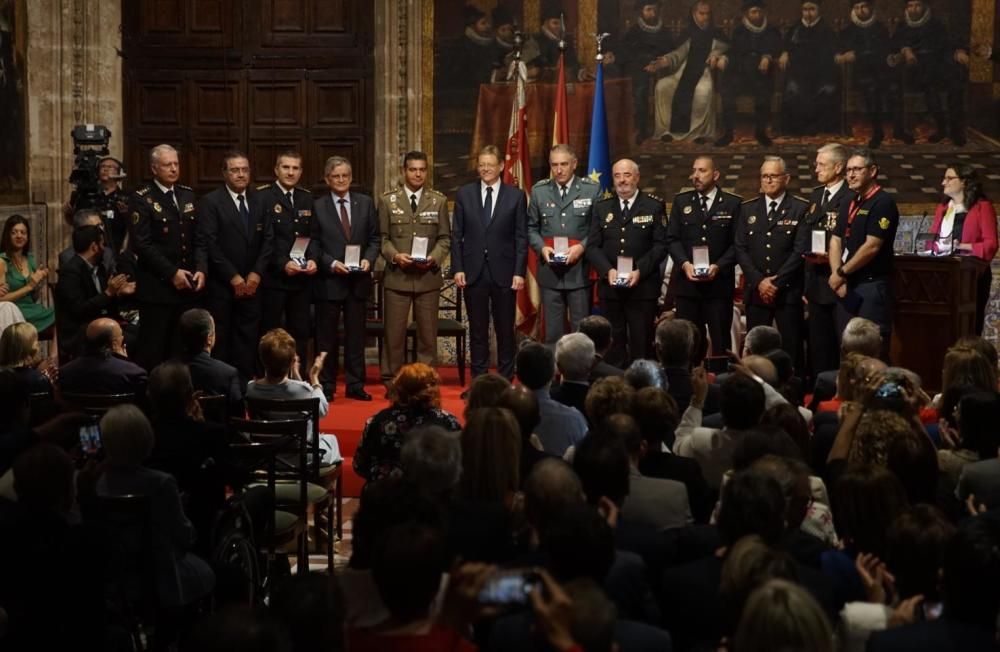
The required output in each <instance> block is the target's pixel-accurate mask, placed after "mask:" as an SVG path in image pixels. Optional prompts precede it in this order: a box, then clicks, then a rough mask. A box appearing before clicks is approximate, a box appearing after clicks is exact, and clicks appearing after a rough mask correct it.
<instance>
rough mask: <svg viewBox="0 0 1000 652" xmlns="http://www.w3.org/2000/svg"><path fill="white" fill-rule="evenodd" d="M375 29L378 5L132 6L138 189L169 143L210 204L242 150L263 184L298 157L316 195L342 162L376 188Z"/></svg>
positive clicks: (129, 155)
mask: <svg viewBox="0 0 1000 652" xmlns="http://www.w3.org/2000/svg"><path fill="white" fill-rule="evenodd" d="M373 25H374V3H372V2H368V1H366V0H122V29H123V34H122V42H123V51H124V87H125V88H124V97H125V112H124V117H125V120H124V121H125V132H126V133H125V135H124V142H125V157H126V165H127V166H128V169H129V171H130V177H131V181H132V183H135V182H137V181H138V179H145V178H147V177H148V176H149V165H148V158H147V156H148V152H149V149H150V147H152V146H154V145H157V144H159V143H169V144H171V145H173V146H174V147H177V149H178V150H179V151H180V159H181V180H182V182H183V183H186V184H188V185H191V186H193V187H194V188H195V190H196V191H197V192H198V193H199V194H200V193H202V192H206V191H209V190H211V189H213V188H214V187H216V186H218V185H219V184H220V183H221V182H222V174H221V160H220V158H221V155H222V153H223V152H224V151H225V150H227V149H229V148H231V147H238V148H240V149H242V150H243V151H245V152H246V153H247V154H248V156H249V157H250V162H251V165H252V167H253V171H254V181H255V183H263V182H266V181H270V180H271V179H273V177H274V174H273V168H274V157H275V155H276V154H277V153H278V152H279V151H282V150H284V149H287V148H293V149H297V150H298V151H300V152H301V153H302V155H303V159H304V160H303V164H304V167H305V175H304V176H303V184H304V185H307V186H311V187H313V188H323V187H325V184H323V182H322V177H323V162H324V161H325V160H326V159H327V157H329V156H332V155H335V154H336V155H341V156H346V157H347V158H348V159H350V160H351V162H352V164H353V168H354V183H355V185H356V186H358V187H359V188H362V189H364V188H368V189H370V186H371V183H372V178H373V173H374V138H373V125H374V120H373V110H374V109H373V107H374V89H373V79H374V67H373V66H374V62H373V54H372V53H373V48H374V35H373V34H374V32H373ZM116 136H117V135H116Z"/></svg>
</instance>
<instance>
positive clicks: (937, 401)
mask: <svg viewBox="0 0 1000 652" xmlns="http://www.w3.org/2000/svg"><path fill="white" fill-rule="evenodd" d="M957 385H972V386H973V387H976V388H977V389H980V390H982V391H984V392H995V391H997V367H996V365H995V364H993V363H992V362H990V360H989V359H988V358H987V357H986V356H985V355H983V354H982V353H980V352H979V351H978V350H977V349H975V348H972V347H968V346H958V345H956V346H953V347H951V348H950V349H948V352H947V353H946V354H945V356H944V364H943V365H942V367H941V394H939V395H938V396H936V397H934V407H940V406H941V403H942V401H941V399H942V397H943V396H944V395H945V394H946V393H947V392H948V390H949V389H951V388H952V387H955V386H957Z"/></svg>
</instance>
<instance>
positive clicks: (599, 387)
mask: <svg viewBox="0 0 1000 652" xmlns="http://www.w3.org/2000/svg"><path fill="white" fill-rule="evenodd" d="M634 404H635V390H634V389H632V386H631V385H629V384H628V383H627V382H625V378H623V377H621V376H610V377H607V378H601V379H600V380H597V381H595V382H594V384H593V386H592V387H591V388H590V391H589V392H587V402H586V403H585V404H584V407H585V408H586V410H587V421H589V422H590V423H603V422H604V420H605V419H607V418H608V417H610V416H611V415H612V414H619V413H621V414H632V409H633V406H634Z"/></svg>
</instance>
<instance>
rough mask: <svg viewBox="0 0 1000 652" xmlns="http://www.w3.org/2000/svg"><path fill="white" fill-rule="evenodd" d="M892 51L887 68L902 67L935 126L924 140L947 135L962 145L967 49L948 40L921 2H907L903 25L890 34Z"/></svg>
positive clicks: (909, 0) (942, 25) (941, 137)
mask: <svg viewBox="0 0 1000 652" xmlns="http://www.w3.org/2000/svg"><path fill="white" fill-rule="evenodd" d="M892 50H893V55H892V57H891V61H890V65H900V64H901V65H903V66H904V68H905V70H906V83H907V85H908V86H910V87H912V88H913V89H914V90H918V91H920V92H922V93H923V94H924V102H925V103H926V104H927V110H928V112H930V114H931V117H932V118H933V119H934V125H935V130H934V132H933V133H931V135H930V136H929V137H928V140H929V141H930V142H932V143H938V142H941V141H942V140H943V139H944V138H945V136H946V135H950V136H951V140H952V142H954V143H955V144H956V145H958V146H962V145H964V144H965V84H966V82H967V81H968V79H969V52H968V48H967V47H965V46H961V45H958V44H957V43H955V41H954V40H952V39H951V38H949V36H948V31H947V29H945V26H944V24H943V23H942V22H941V21H939V20H938V19H937V18H934V17H933V16H932V15H931V8H930V7H929V6H927V3H926V2H924V0H908V1H907V3H906V11H905V12H904V14H903V22H902V23H900V25H899V27H897V28H896V32H895V34H893V38H892ZM942 91H944V93H945V95H946V96H947V98H948V100H947V102H948V104H947V107H948V110H947V113H946V112H945V108H944V107H943V106H942V105H941V96H940V93H941V92H942ZM949 127H950V131H949Z"/></svg>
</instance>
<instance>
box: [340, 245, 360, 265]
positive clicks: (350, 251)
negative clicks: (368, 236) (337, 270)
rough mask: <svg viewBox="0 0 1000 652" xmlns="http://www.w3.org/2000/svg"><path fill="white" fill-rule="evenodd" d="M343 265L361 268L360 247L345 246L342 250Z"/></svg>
mask: <svg viewBox="0 0 1000 652" xmlns="http://www.w3.org/2000/svg"><path fill="white" fill-rule="evenodd" d="M344 265H346V266H347V267H361V245H347V248H346V249H345V250H344Z"/></svg>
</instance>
